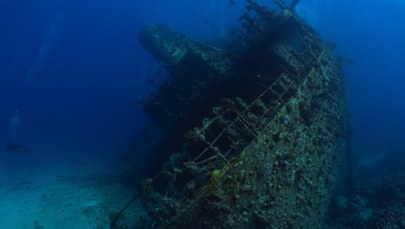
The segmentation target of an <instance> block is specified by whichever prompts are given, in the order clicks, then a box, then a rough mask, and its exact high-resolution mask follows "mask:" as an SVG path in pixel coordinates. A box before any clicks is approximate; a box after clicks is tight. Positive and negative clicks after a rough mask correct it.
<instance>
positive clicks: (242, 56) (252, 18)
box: [140, 0, 346, 228]
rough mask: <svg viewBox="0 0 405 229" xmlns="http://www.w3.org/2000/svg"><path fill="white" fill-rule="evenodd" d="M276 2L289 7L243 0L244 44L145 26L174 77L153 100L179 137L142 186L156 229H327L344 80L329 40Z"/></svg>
mask: <svg viewBox="0 0 405 229" xmlns="http://www.w3.org/2000/svg"><path fill="white" fill-rule="evenodd" d="M277 2H278V3H280V4H279V6H280V7H281V8H282V9H281V12H278V11H275V10H271V9H267V8H265V7H263V6H261V5H259V4H257V3H256V2H254V1H251V0H250V1H247V6H246V10H245V11H244V12H243V14H242V16H241V19H240V21H241V28H240V29H238V30H236V31H235V39H236V43H238V45H237V46H236V47H238V48H237V49H238V50H236V51H235V50H232V51H230V50H220V49H217V48H214V47H212V46H209V45H207V44H204V43H199V42H197V41H193V40H191V39H189V38H186V37H185V36H183V35H179V34H176V33H174V32H173V31H171V30H170V29H168V28H167V27H164V26H156V25H152V26H150V27H148V28H145V30H144V31H142V32H141V35H140V40H141V43H142V44H144V46H145V47H146V48H147V49H148V50H150V52H151V53H152V54H153V55H154V56H155V57H156V58H157V59H159V60H160V61H162V62H163V63H164V64H165V66H166V68H167V70H168V71H169V73H170V75H169V76H168V78H167V79H166V80H165V81H164V82H163V84H162V85H161V86H160V88H159V89H158V90H157V92H156V93H155V94H154V95H153V96H151V98H150V99H149V100H148V101H147V102H146V103H145V111H146V112H147V113H148V114H149V115H150V117H152V119H154V120H155V121H156V122H157V123H158V124H159V125H160V126H161V128H162V129H164V130H166V132H167V134H168V136H169V137H168V139H170V141H175V142H171V145H172V146H173V147H172V148H170V150H163V149H162V150H161V151H162V152H160V153H161V154H162V155H166V157H167V158H168V160H167V162H166V163H164V164H163V166H162V170H161V171H160V172H159V173H157V174H156V176H155V177H152V178H149V179H145V181H144V183H143V189H142V195H143V198H144V200H145V203H146V204H147V206H148V207H149V215H150V216H151V217H152V219H153V220H154V221H155V223H156V225H157V226H158V227H159V228H190V227H191V226H192V228H320V227H321V225H322V222H323V219H324V216H325V212H326V210H327V206H328V203H329V199H330V194H331V188H332V187H333V184H334V181H335V176H336V170H337V165H338V163H339V154H340V152H341V150H342V143H343V140H344V135H345V130H346V104H345V98H344V88H343V79H342V74H341V71H340V67H339V64H338V63H337V61H336V59H335V58H334V57H333V54H332V50H330V48H329V47H328V45H327V44H326V43H325V42H324V41H322V40H321V39H320V38H319V36H318V35H317V34H316V32H315V31H314V30H313V29H312V28H310V27H309V26H308V25H307V24H305V23H304V22H303V21H302V20H301V19H300V18H299V17H298V16H297V15H296V14H295V13H294V11H293V9H291V8H289V7H286V6H285V5H284V4H282V3H281V2H280V1H277ZM297 2H298V1H294V3H293V4H294V6H295V5H296V4H297ZM171 150H174V151H171Z"/></svg>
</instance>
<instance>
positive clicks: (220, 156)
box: [142, 43, 325, 198]
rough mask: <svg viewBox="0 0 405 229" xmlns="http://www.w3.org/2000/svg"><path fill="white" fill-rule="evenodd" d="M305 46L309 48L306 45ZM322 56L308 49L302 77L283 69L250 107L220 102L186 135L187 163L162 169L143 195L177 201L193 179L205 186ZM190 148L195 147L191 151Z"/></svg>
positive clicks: (253, 136)
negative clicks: (158, 187)
mask: <svg viewBox="0 0 405 229" xmlns="http://www.w3.org/2000/svg"><path fill="white" fill-rule="evenodd" d="M313 44H315V43H313ZM308 45H309V46H312V44H309V43H308ZM318 45H319V44H318ZM317 50H320V49H317ZM322 52H325V51H322ZM322 52H320V53H318V52H317V51H314V50H312V49H311V48H310V47H308V48H306V49H305V50H304V52H302V53H301V54H300V57H301V58H300V61H301V64H302V65H303V66H307V68H306V69H305V70H304V71H303V72H302V73H301V74H293V73H291V72H289V71H288V70H287V69H285V71H283V72H282V73H281V74H280V75H279V77H277V79H276V80H275V81H273V82H272V83H271V84H270V85H269V86H267V88H266V89H264V91H263V92H262V93H261V94H259V95H258V96H257V97H256V99H254V100H253V101H252V102H251V103H250V104H246V103H245V102H244V101H243V100H242V99H240V98H236V99H235V100H229V99H227V100H226V101H222V104H221V112H220V113H217V114H215V116H214V117H213V118H211V119H206V120H205V121H204V123H203V125H202V126H201V127H196V128H194V129H193V130H190V131H189V132H188V133H187V134H186V135H185V138H186V143H185V145H187V146H188V147H186V148H189V149H190V150H187V154H188V155H187V156H188V160H186V161H184V162H182V164H181V167H178V166H175V165H172V166H171V168H170V167H167V166H165V168H164V169H162V170H161V171H160V172H159V173H158V174H157V175H156V176H155V177H153V178H150V179H146V182H145V183H144V184H143V186H144V187H143V188H142V189H143V191H142V192H158V193H160V194H162V195H164V196H166V197H167V196H177V197H178V196H179V195H178V193H179V192H180V193H182V192H184V190H181V189H182V188H184V186H185V185H186V184H187V182H189V181H191V180H192V179H194V178H195V177H196V176H203V177H205V178H206V179H205V183H207V181H208V179H209V178H210V176H211V173H212V171H213V170H215V169H219V168H222V167H223V166H224V165H227V164H229V163H231V161H232V160H233V159H234V158H235V157H237V156H238V155H239V154H240V153H241V152H243V150H244V149H245V148H246V147H247V146H248V145H249V144H250V143H251V142H252V141H253V140H254V139H256V137H257V136H258V134H259V133H260V131H262V130H264V129H265V128H266V126H267V124H268V123H270V122H271V121H272V120H273V118H274V116H275V115H276V114H277V112H278V111H279V110H280V109H281V108H282V107H283V106H285V104H286V103H287V102H288V101H289V99H290V98H291V97H292V96H293V95H294V94H295V93H296V92H297V91H298V87H300V85H301V84H302V83H303V82H304V81H305V79H306V78H307V77H309V76H311V75H313V74H315V68H314V66H318V65H319V64H320V62H321V61H324V60H323V58H324V56H325V55H324V54H325V53H322ZM308 57H310V58H308ZM193 146H197V147H194V149H193ZM184 171H187V172H188V173H191V174H194V175H195V176H194V177H193V176H191V177H190V176H188V180H186V181H184V177H183V179H182V181H181V184H182V185H181V187H180V189H179V188H176V185H174V184H175V183H176V182H177V181H176V179H177V178H178V177H179V176H181V173H183V172H184ZM196 174H198V175H196ZM162 179H163V180H165V181H162ZM155 182H156V183H159V184H162V182H163V183H166V184H167V187H166V188H165V189H163V190H161V191H156V190H154V189H153V188H152V187H153V186H154V185H153V184H154V183H155ZM145 190H146V191H145ZM175 193H177V194H175ZM144 194H145V193H144ZM145 195H147V194H145ZM185 196H186V195H185ZM185 196H183V198H184V197H185Z"/></svg>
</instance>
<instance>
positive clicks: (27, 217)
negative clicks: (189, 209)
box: [0, 163, 141, 229]
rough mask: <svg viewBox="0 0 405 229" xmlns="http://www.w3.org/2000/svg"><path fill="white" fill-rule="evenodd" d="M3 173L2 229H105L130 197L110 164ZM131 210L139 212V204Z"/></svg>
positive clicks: (0, 179)
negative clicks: (112, 216) (112, 215)
mask: <svg viewBox="0 0 405 229" xmlns="http://www.w3.org/2000/svg"><path fill="white" fill-rule="evenodd" d="M94 164H96V165H94ZM7 170H8V171H7ZM7 170H5V169H4V168H3V169H2V171H1V173H0V198H1V199H0V228H5V229H6V228H7V229H48V228H49V229H81V228H83V229H93V228H94V229H104V228H109V224H110V217H111V216H110V215H111V213H112V212H117V211H118V210H119V209H120V208H122V207H123V206H124V205H125V204H126V203H127V201H128V200H130V199H131V198H132V197H133V196H134V188H133V187H128V186H126V183H125V181H124V180H123V179H122V178H123V174H122V173H123V172H122V171H120V170H119V169H118V168H116V167H114V165H112V164H111V163H80V164H76V165H72V164H71V165H49V164H45V165H42V166H40V165H38V164H36V165H30V166H21V165H19V166H12V168H7ZM124 176H125V175H124ZM132 208H135V212H136V211H137V209H136V208H139V211H141V210H140V209H141V205H140V203H135V204H134V205H133V206H132ZM131 211H132V212H134V209H132V210H131Z"/></svg>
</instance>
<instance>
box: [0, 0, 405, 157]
mask: <svg viewBox="0 0 405 229" xmlns="http://www.w3.org/2000/svg"><path fill="white" fill-rule="evenodd" d="M235 2H236V4H230V3H229V1H226V0H194V1H190V0H177V1H174V0H152V1H141V0H122V1H111V0H109V1H107V0H97V1H95V0H88V1H79V0H69V1H67V0H65V1H63V0H61V1H52V0H35V1H34V0H31V1H30V0H26V1H21V0H0V127H1V130H0V146H6V145H7V144H8V143H9V142H10V141H12V130H11V126H10V121H11V116H12V113H13V111H15V110H18V111H19V112H20V119H21V124H20V125H19V126H18V129H17V142H19V143H21V144H24V145H25V146H27V147H28V148H29V149H30V154H29V157H30V158H33V157H34V158H35V155H41V157H42V158H45V160H47V159H49V160H48V161H49V164H52V163H53V161H54V160H55V158H65V157H66V156H69V157H85V156H87V155H86V154H88V156H98V155H100V156H101V155H102V156H105V155H114V154H116V153H117V152H126V151H128V150H130V149H131V146H132V144H133V142H134V141H135V139H136V138H137V136H139V135H140V134H142V129H143V127H144V126H145V125H147V124H148V122H150V120H149V119H148V118H147V117H146V115H145V114H144V113H143V111H142V109H141V107H140V106H139V104H138V100H139V98H144V97H147V96H148V94H149V93H150V92H152V91H153V87H152V86H151V85H150V84H149V83H148V80H149V79H150V78H152V77H153V76H154V75H155V72H156V71H157V70H158V69H160V65H159V63H158V62H156V61H155V60H154V59H153V58H152V57H151V56H150V54H149V53H147V52H146V50H144V49H143V47H142V46H141V45H140V44H139V42H138V40H137V34H138V32H139V31H140V29H142V28H143V27H144V26H146V25H149V24H151V23H165V24H168V25H170V26H171V27H173V28H174V29H175V30H177V31H179V32H182V33H184V34H186V35H187V36H191V37H192V38H195V39H200V40H209V39H214V38H217V37H218V36H224V35H226V34H227V31H229V29H230V28H232V27H234V26H235V25H236V21H237V18H238V16H239V13H240V12H241V11H240V7H241V6H242V5H243V2H244V1H242V0H237V1H235ZM259 2H262V3H263V4H265V5H266V4H267V5H268V4H270V3H269V2H271V1H259ZM297 12H298V14H299V15H301V16H303V17H304V18H305V19H306V20H307V21H308V22H309V23H310V24H311V25H312V26H314V27H315V28H316V30H317V31H318V32H319V33H320V35H321V36H322V37H323V38H324V39H326V40H328V41H331V42H334V43H336V44H337V48H336V53H337V54H339V55H343V56H345V57H347V58H349V59H351V60H353V61H354V62H355V64H353V65H345V66H344V73H345V78H346V89H347V101H348V104H349V114H350V120H351V125H352V130H353V146H354V152H355V153H357V155H361V156H363V157H367V156H368V155H369V154H379V153H384V152H386V151H389V150H390V149H392V148H396V149H402V148H404V149H405V145H404V144H405V143H404V142H405V119H404V117H405V90H403V88H404V86H405V78H404V76H405V64H404V53H405V44H404V42H403V41H404V40H405V24H404V23H403V21H405V16H404V15H405V3H404V2H403V1H400V0H372V1H366V0H360V1H353V0H327V1H316V0H302V2H301V3H300V4H299V5H298V7H297ZM0 152H2V153H3V151H0ZM36 153H37V154H36Z"/></svg>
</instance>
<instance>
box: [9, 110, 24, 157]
mask: <svg viewBox="0 0 405 229" xmlns="http://www.w3.org/2000/svg"><path fill="white" fill-rule="evenodd" d="M20 124H21V120H20V112H19V111H18V110H15V111H14V112H13V113H12V116H11V121H10V125H11V137H12V139H11V143H10V144H8V145H7V146H6V152H28V148H27V147H25V146H24V145H21V144H18V143H17V129H18V127H19V126H20Z"/></svg>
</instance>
